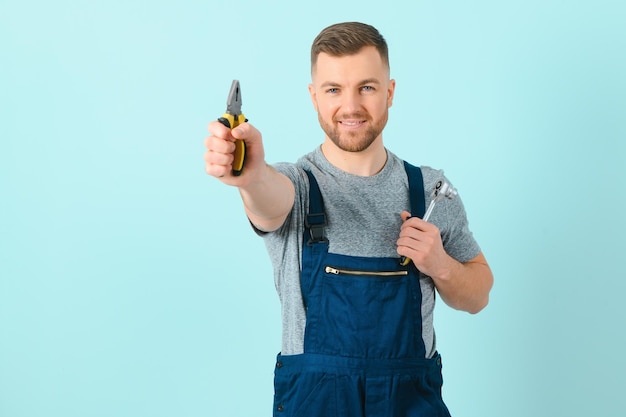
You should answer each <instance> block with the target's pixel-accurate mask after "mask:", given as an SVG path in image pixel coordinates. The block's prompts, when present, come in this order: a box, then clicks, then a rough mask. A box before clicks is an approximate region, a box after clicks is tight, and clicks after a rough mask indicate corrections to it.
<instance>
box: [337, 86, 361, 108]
mask: <svg viewBox="0 0 626 417" xmlns="http://www.w3.org/2000/svg"><path fill="white" fill-rule="evenodd" d="M342 99H343V100H342V103H341V106H342V107H343V110H344V112H346V113H354V112H358V111H359V110H360V109H361V95H360V94H359V93H358V92H353V91H350V92H346V93H344V94H343V95H342Z"/></svg>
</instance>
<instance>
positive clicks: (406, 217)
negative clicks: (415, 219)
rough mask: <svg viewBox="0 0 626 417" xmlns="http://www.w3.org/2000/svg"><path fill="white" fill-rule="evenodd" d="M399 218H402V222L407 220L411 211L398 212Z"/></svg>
mask: <svg viewBox="0 0 626 417" xmlns="http://www.w3.org/2000/svg"><path fill="white" fill-rule="evenodd" d="M400 218H401V219H402V221H403V222H405V221H407V220H408V219H410V218H411V213H409V212H408V211H406V210H404V211H403V212H402V213H400Z"/></svg>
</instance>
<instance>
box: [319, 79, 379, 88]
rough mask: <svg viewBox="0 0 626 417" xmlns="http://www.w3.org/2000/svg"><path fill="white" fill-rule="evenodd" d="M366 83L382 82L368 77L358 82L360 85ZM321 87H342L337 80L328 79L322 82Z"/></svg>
mask: <svg viewBox="0 0 626 417" xmlns="http://www.w3.org/2000/svg"><path fill="white" fill-rule="evenodd" d="M366 84H380V81H379V80H378V79H377V78H366V79H365V80H362V81H360V82H359V83H358V85H366ZM320 87H321V88H327V87H341V84H339V83H337V82H335V81H326V82H324V83H322V85H321V86H320Z"/></svg>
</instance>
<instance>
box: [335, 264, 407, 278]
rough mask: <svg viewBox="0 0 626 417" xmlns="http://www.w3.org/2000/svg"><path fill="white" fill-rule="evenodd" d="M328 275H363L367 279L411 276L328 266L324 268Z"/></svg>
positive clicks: (392, 272) (396, 272)
mask: <svg viewBox="0 0 626 417" xmlns="http://www.w3.org/2000/svg"><path fill="white" fill-rule="evenodd" d="M324 271H325V272H326V273H327V274H333V275H362V276H367V277H399V276H404V275H409V272H408V271H359V270H356V269H342V268H334V267H332V266H327V267H326V268H324Z"/></svg>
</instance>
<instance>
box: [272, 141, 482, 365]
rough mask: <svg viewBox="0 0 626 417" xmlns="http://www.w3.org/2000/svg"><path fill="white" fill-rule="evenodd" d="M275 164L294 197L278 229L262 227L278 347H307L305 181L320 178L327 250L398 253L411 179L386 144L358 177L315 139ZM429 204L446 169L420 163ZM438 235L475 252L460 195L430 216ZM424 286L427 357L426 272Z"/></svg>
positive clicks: (429, 288)
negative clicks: (380, 158) (376, 167)
mask: <svg viewBox="0 0 626 417" xmlns="http://www.w3.org/2000/svg"><path fill="white" fill-rule="evenodd" d="M274 168H275V169H276V170H277V171H278V172H281V173H283V174H285V175H286V176H287V177H288V178H289V179H290V180H291V181H292V182H293V184H294V186H295V190H296V195H295V203H294V206H293V209H292V210H291V213H290V214H289V216H288V217H287V219H286V221H285V223H284V224H283V225H282V226H281V227H280V228H279V229H278V230H276V231H274V232H271V233H265V234H261V235H262V236H263V237H264V240H265V245H266V247H267V251H268V253H269V256H270V259H271V261H272V265H273V267H274V281H275V285H276V290H277V291H278V296H279V298H280V302H281V306H282V323H283V332H282V335H283V337H282V349H281V353H282V354H283V355H295V354H300V353H303V352H304V328H305V325H306V314H305V310H304V303H303V300H302V294H301V290H300V271H301V270H302V236H303V232H304V219H305V217H306V214H307V212H308V206H309V181H308V178H307V176H306V173H305V172H304V169H307V170H309V171H311V172H312V173H313V175H314V176H315V178H316V180H317V182H318V183H319V187H320V191H321V193H322V198H323V201H324V209H325V212H326V216H327V221H328V225H327V227H326V237H327V238H328V240H329V241H330V245H329V252H332V253H338V254H342V255H349V256H368V257H399V255H398V253H397V252H396V241H397V240H398V236H399V233H400V226H401V224H402V219H401V218H400V213H401V212H402V211H403V210H407V211H409V212H410V203H409V184H408V179H407V175H406V171H405V169H404V164H403V161H402V160H401V159H400V158H398V157H397V156H396V155H394V154H393V153H391V152H389V151H387V162H386V163H385V166H384V167H383V169H382V170H381V171H380V172H379V173H378V174H376V175H373V176H369V177H361V176H357V175H352V174H349V173H347V172H345V171H342V170H340V169H338V168H337V167H335V166H333V165H332V164H330V163H329V162H328V160H327V159H326V158H325V157H324V154H323V153H322V151H321V147H318V148H317V149H315V150H314V151H313V152H311V153H309V154H307V155H305V156H303V157H302V158H301V159H300V160H299V161H298V162H296V163H295V164H292V163H279V164H276V165H274ZM421 169H422V175H423V177H424V187H425V196H426V206H428V204H429V203H430V200H431V191H432V189H433V187H434V186H435V183H436V182H437V181H438V180H440V179H444V178H445V177H444V175H443V171H439V170H434V169H432V168H429V167H425V166H422V167H421ZM429 222H430V223H433V224H435V225H436V226H437V227H438V228H439V230H440V232H441V236H442V241H443V245H444V248H445V250H446V252H447V253H448V254H449V255H450V256H452V257H453V258H455V259H456V260H458V261H459V262H466V261H468V260H470V259H472V258H474V257H475V256H477V255H478V254H479V253H480V248H479V246H478V244H477V243H476V241H475V240H474V238H473V236H472V233H471V232H470V230H469V228H468V223H467V218H466V215H465V209H464V207H463V203H462V202H461V199H460V198H459V197H458V196H457V197H456V198H454V199H452V200H448V199H443V200H441V201H439V202H438V203H437V206H436V207H435V209H434V210H433V213H432V215H431V217H430V219H429ZM420 283H421V288H422V329H423V330H422V337H423V339H424V345H425V347H426V355H427V357H432V356H433V354H434V352H435V350H436V346H435V332H434V329H433V310H434V307H435V286H434V284H433V281H432V279H431V278H430V277H427V276H425V275H422V276H421V279H420Z"/></svg>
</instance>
